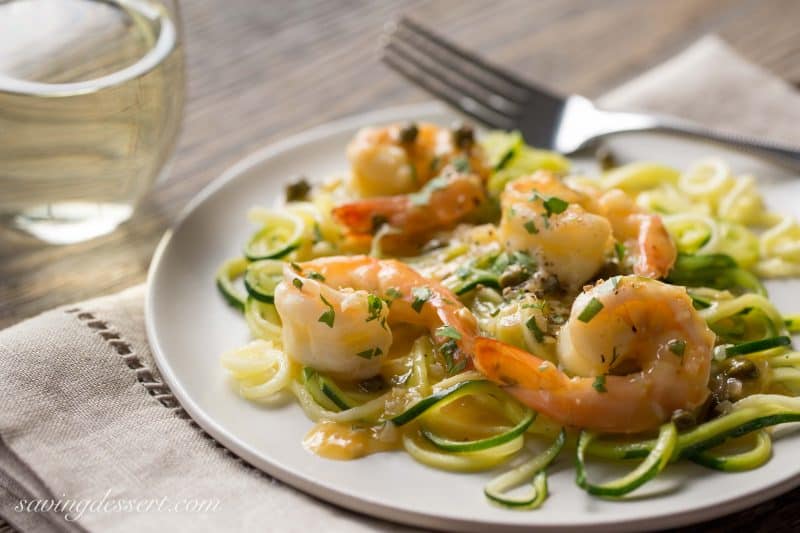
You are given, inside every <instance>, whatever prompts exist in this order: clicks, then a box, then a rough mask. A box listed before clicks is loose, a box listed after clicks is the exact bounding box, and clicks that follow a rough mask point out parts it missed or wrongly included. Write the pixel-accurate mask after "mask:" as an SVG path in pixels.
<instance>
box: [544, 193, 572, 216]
mask: <svg viewBox="0 0 800 533" xmlns="http://www.w3.org/2000/svg"><path fill="white" fill-rule="evenodd" d="M567 207H569V202H567V201H566V200H562V199H561V198H559V197H558V196H551V197H550V198H548V199H547V200H545V201H544V208H545V210H546V211H547V216H550V215H552V214H553V213H555V214H556V215H558V214H560V213H563V212H564V211H565V210H566V209H567Z"/></svg>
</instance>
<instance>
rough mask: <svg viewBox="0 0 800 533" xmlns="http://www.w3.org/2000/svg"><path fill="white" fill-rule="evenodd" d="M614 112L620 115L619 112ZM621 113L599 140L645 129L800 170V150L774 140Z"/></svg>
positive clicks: (684, 122)
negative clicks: (694, 140)
mask: <svg viewBox="0 0 800 533" xmlns="http://www.w3.org/2000/svg"><path fill="white" fill-rule="evenodd" d="M613 114H614V115H616V114H617V113H613ZM619 115H626V116H620V117H617V120H615V122H618V123H619V125H620V126H619V127H617V128H615V129H614V130H608V131H605V132H603V133H601V134H599V135H598V136H597V137H596V139H598V140H599V139H601V138H602V137H606V136H609V135H613V134H621V133H634V132H643V131H652V132H657V133H666V134H669V135H675V136H678V137H688V138H690V139H697V140H702V141H708V142H711V143H713V144H716V145H720V146H725V147H728V148H733V149H735V150H738V151H741V152H744V153H747V154H749V155H753V156H756V157H761V158H763V159H767V160H769V161H771V162H773V163H776V164H778V165H780V166H782V167H786V168H788V169H790V170H793V171H796V172H800V150H793V149H791V148H787V147H783V146H779V145H777V144H774V143H771V142H765V141H761V140H758V139H753V138H748V137H745V136H740V135H731V134H727V133H722V132H718V131H714V130H711V129H708V128H704V127H703V126H700V125H698V124H694V123H692V122H689V121H683V120H679V119H674V118H671V117H658V116H648V115H638V114H635V113H619ZM626 124H627V125H626Z"/></svg>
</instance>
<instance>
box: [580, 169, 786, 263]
mask: <svg viewBox="0 0 800 533" xmlns="http://www.w3.org/2000/svg"><path fill="white" fill-rule="evenodd" d="M590 183H593V184H594V185H596V186H600V187H601V188H606V189H611V188H618V189H622V190H624V191H625V192H627V193H628V194H630V195H632V196H633V197H635V198H636V201H637V203H638V204H639V205H640V206H642V207H643V208H645V209H648V210H652V211H656V212H658V213H662V214H663V215H664V218H663V220H664V224H665V226H666V227H667V229H668V231H669V232H670V233H671V234H672V236H673V237H674V238H675V240H676V243H677V245H678V250H679V251H680V252H684V253H697V254H713V253H724V254H727V255H729V256H731V257H732V258H733V259H734V260H736V262H737V263H738V264H739V266H741V267H742V268H746V269H750V270H752V271H753V272H754V273H756V274H758V275H759V276H761V277H765V278H776V277H790V276H798V275H800V225H798V223H797V220H796V219H795V218H794V217H790V216H780V215H778V214H776V213H773V212H771V211H769V210H767V209H766V207H765V206H764V201H763V199H762V197H761V194H760V193H759V191H758V188H757V186H756V180H755V178H753V177H752V176H736V175H734V174H733V173H732V172H731V170H730V169H729V168H728V166H727V165H726V164H725V163H724V162H723V161H721V160H719V159H705V160H702V161H698V162H696V163H695V164H694V165H692V166H691V167H690V168H688V169H687V170H686V171H685V172H683V173H679V172H678V171H676V170H673V169H671V168H669V167H664V166H663V165H657V164H654V163H631V164H628V165H624V166H622V167H619V168H616V169H613V170H611V171H609V172H607V173H606V174H605V175H604V176H602V177H601V178H600V179H598V180H593V181H591V180H590Z"/></svg>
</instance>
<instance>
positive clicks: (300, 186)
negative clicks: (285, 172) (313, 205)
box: [286, 178, 311, 202]
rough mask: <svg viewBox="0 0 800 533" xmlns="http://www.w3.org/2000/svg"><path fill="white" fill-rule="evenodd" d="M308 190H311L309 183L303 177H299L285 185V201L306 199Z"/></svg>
mask: <svg viewBox="0 0 800 533" xmlns="http://www.w3.org/2000/svg"><path fill="white" fill-rule="evenodd" d="M309 192H311V185H309V183H308V181H307V180H306V179H305V178H299V179H298V180H297V181H295V182H294V183H290V184H289V185H287V186H286V201H287V202H303V201H305V200H308V193H309Z"/></svg>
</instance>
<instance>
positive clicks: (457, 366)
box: [439, 339, 467, 376]
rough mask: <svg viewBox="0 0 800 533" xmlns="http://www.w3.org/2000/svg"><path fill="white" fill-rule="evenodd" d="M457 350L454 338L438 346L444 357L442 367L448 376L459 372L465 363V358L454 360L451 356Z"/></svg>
mask: <svg viewBox="0 0 800 533" xmlns="http://www.w3.org/2000/svg"><path fill="white" fill-rule="evenodd" d="M457 351H458V345H457V344H456V341H455V339H450V340H448V341H447V342H445V343H443V344H442V345H441V346H440V347H439V352H440V353H441V354H442V357H443V358H444V368H445V372H446V373H447V375H448V376H452V375H453V374H456V373H458V372H461V371H462V370H463V369H464V367H465V366H466V364H467V361H466V360H465V359H461V360H460V361H458V362H456V361H455V359H454V358H453V356H454V355H455V354H456V352H457Z"/></svg>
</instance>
